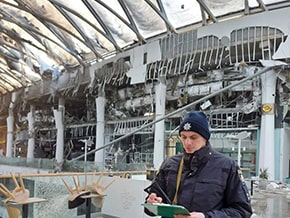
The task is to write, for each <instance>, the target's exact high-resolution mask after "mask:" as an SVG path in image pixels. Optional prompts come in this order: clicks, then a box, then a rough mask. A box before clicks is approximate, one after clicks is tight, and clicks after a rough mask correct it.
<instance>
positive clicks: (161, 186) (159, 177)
mask: <svg viewBox="0 0 290 218" xmlns="http://www.w3.org/2000/svg"><path fill="white" fill-rule="evenodd" d="M166 162H167V160H165V161H164V162H163V163H162V164H161V166H160V168H159V170H158V171H157V173H156V177H155V179H154V180H153V181H152V183H151V185H150V186H149V187H147V188H145V189H144V191H146V192H147V193H148V195H147V197H146V199H147V198H148V196H149V195H150V194H151V193H156V194H157V196H158V197H161V198H162V199H163V203H170V202H167V201H166V198H167V196H164V194H165V195H167V193H166V187H165V186H166V179H165V175H164V170H163V169H164V167H165V165H166ZM146 199H145V200H146ZM144 212H145V213H146V214H147V215H149V216H156V215H155V214H154V213H151V212H150V211H149V210H148V209H146V208H144Z"/></svg>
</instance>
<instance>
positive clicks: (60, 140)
mask: <svg viewBox="0 0 290 218" xmlns="http://www.w3.org/2000/svg"><path fill="white" fill-rule="evenodd" d="M64 110H65V108H64V99H63V98H60V99H59V101H58V109H57V110H53V114H54V119H55V126H56V129H57V136H56V151H55V159H56V162H57V164H61V163H62V162H63V149H64V124H63V116H64Z"/></svg>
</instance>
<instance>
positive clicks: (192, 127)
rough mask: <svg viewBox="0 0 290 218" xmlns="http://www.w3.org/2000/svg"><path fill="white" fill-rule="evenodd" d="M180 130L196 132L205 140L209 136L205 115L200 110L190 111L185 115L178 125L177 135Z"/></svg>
mask: <svg viewBox="0 0 290 218" xmlns="http://www.w3.org/2000/svg"><path fill="white" fill-rule="evenodd" d="M181 131H193V132H196V133H198V134H200V135H201V136H202V137H204V138H205V139H206V140H208V139H209V138H210V131H209V128H208V121H207V118H206V115H205V114H204V113H203V112H200V111H190V112H188V113H187V114H186V115H185V117H184V119H183V121H182V122H181V124H180V125H179V135H180V132H181Z"/></svg>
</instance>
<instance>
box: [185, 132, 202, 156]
mask: <svg viewBox="0 0 290 218" xmlns="http://www.w3.org/2000/svg"><path fill="white" fill-rule="evenodd" d="M180 138H181V142H182V144H183V148H184V150H185V151H186V153H188V154H192V153H194V152H195V151H197V150H199V149H200V148H202V147H204V146H205V145H206V139H205V138H203V137H202V136H201V135H200V134H198V133H196V132H193V131H181V132H180Z"/></svg>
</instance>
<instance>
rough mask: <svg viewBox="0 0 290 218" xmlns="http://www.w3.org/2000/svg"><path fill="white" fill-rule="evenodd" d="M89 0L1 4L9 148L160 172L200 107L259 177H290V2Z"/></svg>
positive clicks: (217, 143)
mask: <svg viewBox="0 0 290 218" xmlns="http://www.w3.org/2000/svg"><path fill="white" fill-rule="evenodd" d="M76 2H79V1H76ZM83 2H85V3H82V7H80V5H78V4H80V3H78V4H77V3H76V4H75V5H71V6H66V5H65V4H64V3H63V1H1V3H0V5H1V8H5V9H6V10H2V9H1V19H0V21H1V22H0V24H1V29H2V30H1V37H0V38H1V46H0V54H1V56H0V57H1V58H0V60H1V65H0V66H1V68H0V72H1V77H0V80H1V84H0V91H1V95H0V101H1V106H0V115H1V120H0V122H1V137H2V138H1V150H2V154H3V156H6V157H14V158H16V157H19V158H47V159H54V160H56V163H58V164H59V165H61V164H63V163H64V162H65V161H74V160H85V161H92V162H95V163H96V164H98V165H100V166H103V167H104V168H108V167H109V166H110V167H113V169H114V168H115V169H118V166H119V167H120V166H121V165H122V164H137V163H141V164H146V165H147V166H153V167H154V168H158V166H159V165H160V163H161V162H162V160H163V159H164V157H165V156H167V155H173V154H175V153H178V152H180V151H181V149H182V146H181V143H180V141H179V139H178V131H177V128H178V125H179V122H180V121H181V119H182V118H183V116H184V114H185V112H186V111H189V110H192V109H195V110H202V111H204V112H205V113H206V115H207V116H208V118H209V124H210V128H211V131H212V136H211V139H210V141H211V143H212V145H213V147H214V148H215V149H217V150H219V151H221V152H223V153H225V154H227V155H229V156H231V157H232V158H233V159H236V160H237V161H239V163H240V165H241V167H242V168H243V169H245V170H248V171H249V174H250V175H258V173H259V169H260V168H267V169H268V170H269V173H270V177H271V179H277V180H283V179H284V178H286V177H289V176H290V175H289V165H290V148H289V141H290V129H289V122H290V114H289V104H290V67H289V57H290V39H289V37H288V35H289V21H288V20H287V19H285V18H286V17H287V16H288V15H289V13H290V3H289V2H288V1H266V0H265V1H247V0H246V1H234V0H232V1H228V3H224V4H223V5H221V4H220V1H183V2H184V3H172V2H171V1H149V0H148V1H129V0H120V1H114V2H115V3H116V4H117V6H114V7H113V6H111V7H110V6H109V5H107V4H106V3H105V2H103V1H83ZM235 2H239V3H237V4H236V8H235V9H232V10H231V11H230V10H229V11H227V13H225V12H224V9H225V8H227V7H230V5H235ZM189 5H191V6H192V8H194V7H197V6H198V12H196V13H197V14H200V17H201V18H200V20H191V19H190V18H188V17H186V16H189V14H190V13H191V12H192V11H190V10H191V7H190V6H189ZM78 7H80V8H79V11H78V10H77V9H78ZM231 7H232V6H231ZM169 9H170V10H172V14H169V12H168V11H167V10H169ZM83 10H86V11H85V12H83ZM119 10H121V11H122V13H120V12H119ZM174 10H177V11H174ZM117 11H118V13H117ZM186 11H187V13H188V14H187V13H186ZM19 12H21V13H19ZM166 12H167V13H166ZM177 13H180V14H181V15H182V16H184V17H181V15H180V17H178V16H177V15H176V14H177ZM140 14H142V15H143V16H140ZM174 14H175V16H176V17H174ZM191 14H192V13H191ZM13 15H14V16H15V17H13ZM112 17H113V18H114V21H115V22H116V23H114V22H113V21H112ZM144 17H146V19H148V20H146V19H145V20H144ZM64 18H65V19H64ZM174 19H176V20H174ZM178 19H180V20H183V22H181V21H180V20H178ZM184 20H188V23H187V22H184ZM58 21H60V22H58ZM114 24H115V25H114ZM180 25H182V26H180ZM41 28H43V29H41ZM29 37H31V38H29ZM28 39H29V40H28Z"/></svg>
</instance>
